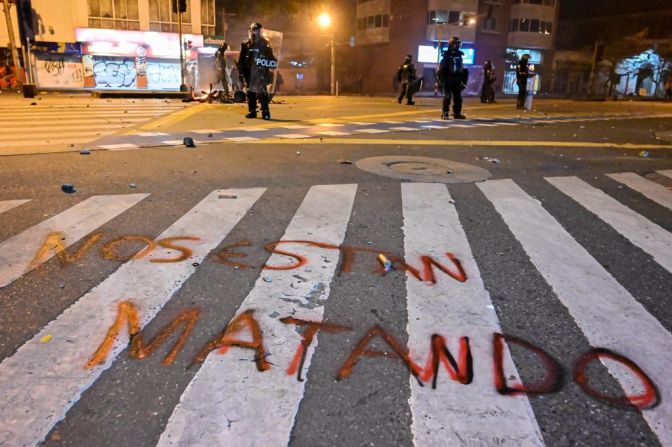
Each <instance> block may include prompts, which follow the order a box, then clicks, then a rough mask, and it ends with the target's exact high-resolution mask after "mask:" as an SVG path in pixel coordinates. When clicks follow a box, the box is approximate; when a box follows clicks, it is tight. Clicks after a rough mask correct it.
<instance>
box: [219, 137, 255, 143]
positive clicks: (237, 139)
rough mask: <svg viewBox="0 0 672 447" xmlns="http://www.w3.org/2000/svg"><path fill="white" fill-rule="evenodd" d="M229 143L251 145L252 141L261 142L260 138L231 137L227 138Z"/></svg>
mask: <svg viewBox="0 0 672 447" xmlns="http://www.w3.org/2000/svg"><path fill="white" fill-rule="evenodd" d="M226 140H228V141H234V142H236V143H249V142H251V141H261V140H260V139H259V138H255V137H229V138H226Z"/></svg>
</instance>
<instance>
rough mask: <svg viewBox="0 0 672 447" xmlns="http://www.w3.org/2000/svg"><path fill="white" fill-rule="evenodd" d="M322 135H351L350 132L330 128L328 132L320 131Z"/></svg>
mask: <svg viewBox="0 0 672 447" xmlns="http://www.w3.org/2000/svg"><path fill="white" fill-rule="evenodd" d="M320 135H326V136H329V137H342V136H345V135H350V132H339V131H337V130H329V131H327V132H320Z"/></svg>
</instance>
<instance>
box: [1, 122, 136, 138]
mask: <svg viewBox="0 0 672 447" xmlns="http://www.w3.org/2000/svg"><path fill="white" fill-rule="evenodd" d="M143 121H144V120H143ZM26 125H30V128H25V127H23V126H20V127H13V128H3V129H0V136H3V135H14V134H21V135H26V133H28V134H35V133H36V132H39V133H40V136H42V135H43V134H45V133H53V132H60V133H62V132H63V124H62V123H61V122H59V121H54V122H53V123H52V124H51V125H50V126H44V125H42V126H39V127H38V126H33V123H30V122H28V123H26ZM125 125H126V123H115V124H108V123H95V124H84V125H68V130H69V131H70V133H71V134H72V132H74V131H78V130H91V129H96V130H98V129H103V130H105V129H120V128H122V127H123V126H125Z"/></svg>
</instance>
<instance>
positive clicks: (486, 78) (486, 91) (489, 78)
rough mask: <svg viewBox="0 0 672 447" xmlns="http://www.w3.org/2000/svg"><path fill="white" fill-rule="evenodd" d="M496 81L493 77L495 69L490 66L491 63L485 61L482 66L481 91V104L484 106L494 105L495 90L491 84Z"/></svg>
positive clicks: (495, 77)
mask: <svg viewBox="0 0 672 447" xmlns="http://www.w3.org/2000/svg"><path fill="white" fill-rule="evenodd" d="M496 80H497V76H495V69H494V67H493V66H492V61H490V60H487V61H485V65H484V66H483V88H482V89H481V102H482V103H485V104H488V103H490V104H492V103H495V102H496V101H495V89H494V88H493V87H492V84H494V83H495V81H496Z"/></svg>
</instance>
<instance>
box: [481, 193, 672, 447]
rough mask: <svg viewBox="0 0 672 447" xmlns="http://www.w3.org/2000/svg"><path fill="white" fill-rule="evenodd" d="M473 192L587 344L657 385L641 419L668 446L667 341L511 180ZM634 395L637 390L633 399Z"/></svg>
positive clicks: (670, 381) (671, 340)
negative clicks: (628, 363)
mask: <svg viewBox="0 0 672 447" xmlns="http://www.w3.org/2000/svg"><path fill="white" fill-rule="evenodd" d="M477 186H478V187H479V188H480V189H481V191H483V193H484V194H485V196H486V197H487V198H488V200H490V202H492V203H493V205H494V206H495V208H496V210H497V212H498V213H499V214H500V215H501V216H502V218H503V219H504V221H505V222H506V224H507V225H508V227H509V229H510V230H511V231H512V233H513V234H514V236H515V237H516V239H518V241H519V242H520V243H521V245H522V246H523V249H524V250H525V252H526V253H527V255H528V256H529V257H530V259H531V261H532V262H533V263H534V265H535V267H536V268H537V270H538V271H539V273H541V274H542V276H543V277H544V279H545V280H546V282H547V283H548V284H549V285H550V286H551V287H552V288H553V291H554V292H555V294H556V296H557V297H558V299H559V300H560V301H561V302H562V303H563V304H564V306H565V307H566V308H567V310H568V311H569V313H570V314H571V315H572V317H573V318H574V321H575V322H576V324H577V325H578V326H579V328H580V329H581V331H582V332H583V333H584V334H585V336H586V338H587V340H588V342H589V343H590V344H591V345H592V346H599V347H603V348H607V349H611V350H613V351H616V352H618V353H619V354H622V355H625V356H626V357H628V358H630V359H632V360H633V361H634V362H635V363H636V364H638V365H639V366H640V367H641V368H642V369H643V370H644V371H645V372H646V373H647V374H648V375H649V376H650V377H651V378H652V379H653V381H654V382H655V383H656V384H657V385H658V390H659V392H660V404H659V405H658V406H656V407H655V408H651V409H645V410H643V411H642V415H643V416H644V418H645V419H646V421H647V422H648V424H649V426H650V427H651V430H652V431H653V432H654V433H655V434H656V435H657V436H658V439H659V440H660V442H661V444H663V445H672V374H670V368H671V367H672V350H671V349H670V346H672V335H671V334H670V333H669V332H668V331H667V330H666V329H665V328H664V327H663V326H662V325H661V324H660V322H659V321H658V320H656V318H654V317H653V316H652V315H651V314H649V313H648V312H647V311H646V309H645V308H644V306H642V305H641V304H640V303H639V302H638V301H637V300H635V298H634V297H633V296H632V295H631V294H630V293H629V292H628V291H627V290H626V289H625V288H624V287H623V286H621V285H620V284H619V283H618V282H617V281H616V280H615V279H614V278H613V277H612V276H611V275H610V274H609V272H607V271H606V270H605V269H604V267H602V266H601V265H600V264H599V263H598V262H597V261H596V260H595V259H593V257H592V256H590V254H589V253H588V252H587V251H586V249H584V248H583V247H582V246H581V245H580V244H579V243H578V242H577V241H575V240H574V238H573V237H572V236H571V235H570V234H569V233H568V232H567V231H566V230H565V229H564V228H563V227H562V226H561V225H560V224H559V223H558V222H557V221H556V220H555V219H554V218H553V217H552V216H551V215H550V214H549V213H548V212H547V211H546V210H545V209H544V208H543V207H542V206H541V204H540V203H539V201H537V200H535V199H533V198H532V197H530V196H529V195H527V193H525V192H524V191H523V190H522V189H521V188H520V187H519V186H518V185H516V184H515V183H514V182H513V181H512V180H491V181H487V182H485V183H478V184H477ZM605 365H606V366H607V368H608V369H609V372H610V373H611V375H612V376H613V377H615V378H616V379H617V380H618V381H619V382H620V384H621V386H622V387H623V389H624V390H625V391H626V392H628V393H630V394H633V390H632V377H633V376H632V375H631V374H630V373H629V372H626V371H628V370H627V369H626V368H623V367H620V366H618V367H615V366H614V363H612V362H609V361H607V362H605ZM635 383H636V382H635ZM637 385H639V384H637ZM639 387H641V385H639V386H638V388H639ZM639 392H641V388H639V390H638V391H635V392H634V393H639Z"/></svg>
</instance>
